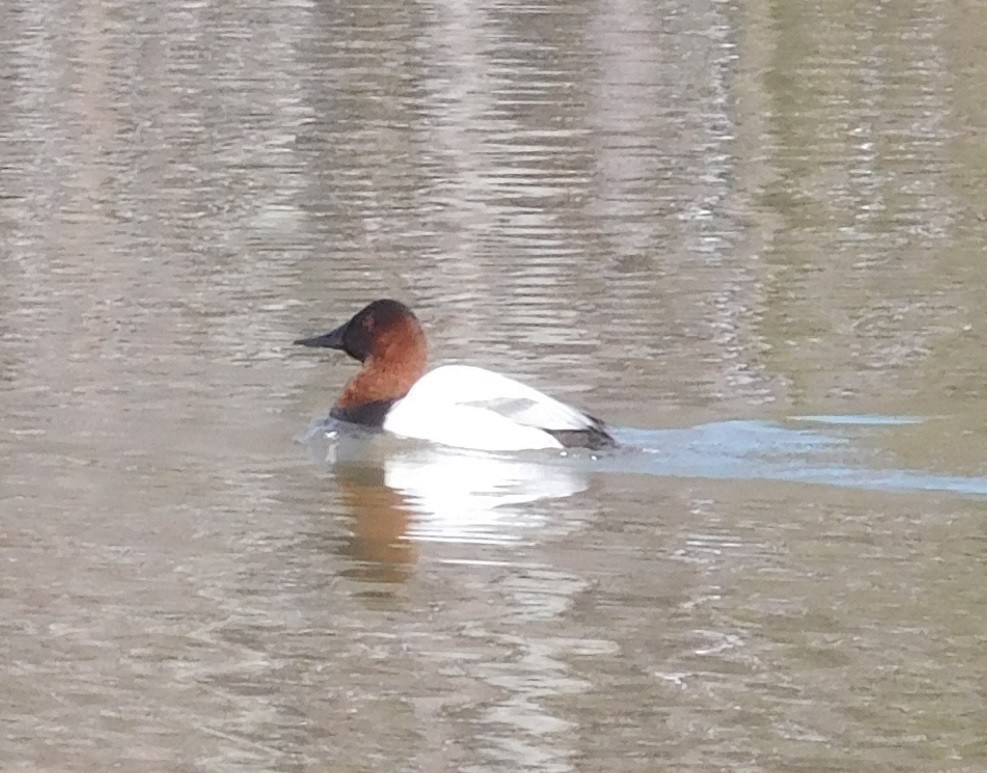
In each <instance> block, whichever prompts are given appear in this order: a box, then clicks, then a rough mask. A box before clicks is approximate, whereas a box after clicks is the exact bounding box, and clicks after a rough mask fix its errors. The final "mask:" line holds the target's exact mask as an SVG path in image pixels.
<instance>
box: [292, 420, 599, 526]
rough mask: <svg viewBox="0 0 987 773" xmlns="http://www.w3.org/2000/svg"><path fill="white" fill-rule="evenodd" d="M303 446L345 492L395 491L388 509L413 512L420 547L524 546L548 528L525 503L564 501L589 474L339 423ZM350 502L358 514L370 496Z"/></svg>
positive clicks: (531, 457)
mask: <svg viewBox="0 0 987 773" xmlns="http://www.w3.org/2000/svg"><path fill="white" fill-rule="evenodd" d="M302 440H303V442H304V443H305V445H306V447H307V449H308V452H309V456H310V457H311V458H312V459H313V461H316V462H318V463H320V464H328V465H329V466H330V467H331V468H332V469H333V472H334V474H335V476H336V479H337V480H338V481H339V482H340V484H341V486H342V487H343V488H344V490H349V491H350V492H353V491H354V490H355V487H356V486H358V485H360V484H361V483H363V484H365V483H367V482H369V481H375V482H376V483H377V484H378V485H380V486H383V487H384V488H385V489H387V490H388V491H389V492H391V493H392V495H393V496H392V499H391V504H390V506H389V507H388V509H389V510H390V511H392V512H393V511H394V510H395V509H397V510H399V511H401V512H403V513H404V514H405V519H404V520H405V521H406V524H405V529H404V534H403V536H407V537H411V538H414V539H415V540H419V541H432V542H460V543H465V542H469V543H509V542H516V541H518V540H520V539H522V538H523V532H524V530H525V529H528V528H532V527H537V526H540V525H541V523H542V516H541V515H540V514H539V513H538V512H537V511H536V510H533V509H532V508H528V507H522V505H528V504H531V503H533V502H538V501H541V500H546V499H563V498H565V497H569V496H572V495H573V494H576V493H578V492H580V491H583V490H584V489H585V488H586V486H587V479H586V473H587V471H586V470H583V469H580V468H579V467H576V466H572V465H564V464H559V463H558V461H559V459H558V458H557V457H555V456H554V455H549V456H547V458H546V455H544V454H535V453H526V454H514V455H505V454H492V453H485V452H478V451H466V450H462V449H456V448H446V447H443V446H437V445H432V444H427V443H420V442H410V441H402V440H399V439H397V438H394V437H390V436H387V435H384V434H382V433H371V432H365V431H360V430H358V429H355V428H351V427H349V426H346V425H339V424H337V423H335V422H332V421H331V420H330V421H328V422H316V423H313V425H312V427H311V428H310V429H309V431H308V433H307V434H306V435H305V436H304V437H303V438H302ZM552 462H555V463H552ZM348 500H349V503H350V505H351V507H352V508H353V509H354V511H357V512H358V511H360V510H361V509H363V508H365V507H366V505H367V498H366V497H365V496H362V495H361V496H351V497H349V498H348ZM376 501H377V505H378V507H377V510H378V511H379V510H380V504H381V503H380V499H379V497H378V498H377V500H376ZM378 514H379V513H378ZM407 515H412V516H413V517H412V518H407ZM394 536H396V535H394Z"/></svg>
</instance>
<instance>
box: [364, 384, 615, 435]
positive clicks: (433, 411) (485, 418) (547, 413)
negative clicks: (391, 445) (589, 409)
mask: <svg viewBox="0 0 987 773" xmlns="http://www.w3.org/2000/svg"><path fill="white" fill-rule="evenodd" d="M594 426H596V423H595V422H594V420H593V419H591V418H590V417H589V416H587V415H586V414H584V413H582V412H581V411H578V410H576V409H575V408H573V407H571V406H568V405H566V404H565V403H561V402H559V401H558V400H555V399H553V398H551V397H549V396H548V395H545V394H542V393H541V392H539V391H538V390H537V389H532V388H531V387H529V386H526V385H524V384H522V383H521V382H519V381H515V380H514V379H512V378H508V377H507V376H502V375H500V374H499V373H494V372H492V371H489V370H484V369H483V368H475V367H472V366H469V365H445V366H443V367H440V368H436V369H435V370H433V371H430V372H429V373H426V374H425V375H424V376H422V377H421V378H420V379H419V380H418V381H417V382H415V385H414V386H413V387H412V388H411V391H409V392H408V394H407V395H406V396H405V397H404V398H402V399H401V400H399V401H398V402H396V403H395V404H394V405H393V406H392V407H391V409H390V411H388V414H387V418H386V419H385V420H384V427H383V428H384V430H385V431H387V432H393V433H394V434H396V435H402V436H404V437H409V438H420V439H422V440H431V441H434V442H437V443H443V444H445V445H452V446H459V447H461V448H476V449H483V450H488V451H509V450H519V449H525V448H562V447H563V446H562V444H561V443H559V441H558V440H556V439H555V438H554V437H552V436H551V435H550V434H548V432H546V431H545V430H576V431H579V430H588V429H590V428H592V427H594Z"/></svg>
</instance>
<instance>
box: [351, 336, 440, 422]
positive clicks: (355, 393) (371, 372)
mask: <svg viewBox="0 0 987 773" xmlns="http://www.w3.org/2000/svg"><path fill="white" fill-rule="evenodd" d="M426 365H427V356H426V354H425V353H424V352H422V353H418V352H416V353H414V354H409V355H408V356H405V357H402V358H401V359H393V358H388V357H370V358H368V359H367V360H366V362H364V365H363V368H362V370H361V371H360V372H359V373H357V374H356V375H355V376H354V377H353V378H351V379H350V380H349V382H348V383H347V384H346V386H345V388H344V389H343V393H342V394H341V395H340V396H339V400H337V401H336V405H335V406H334V407H333V409H332V415H333V416H334V417H335V418H337V419H342V420H343V421H348V422H351V423H353V424H363V425H365V426H373V427H379V426H381V425H382V424H383V423H384V418H385V416H386V415H387V411H388V409H390V407H391V406H392V405H394V403H396V402H397V401H398V400H400V399H401V398H402V397H404V396H405V395H406V394H408V392H409V391H410V390H411V387H412V386H414V384H415V382H416V381H418V379H420V378H421V377H422V375H423V374H424V373H425V368H426Z"/></svg>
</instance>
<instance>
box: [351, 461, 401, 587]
mask: <svg viewBox="0 0 987 773" xmlns="http://www.w3.org/2000/svg"><path fill="white" fill-rule="evenodd" d="M335 478H336V482H337V483H338V484H339V489H340V492H341V494H342V501H343V504H344V505H345V506H346V508H347V509H348V510H349V511H350V513H351V514H352V516H353V538H352V541H351V543H350V552H351V553H352V556H353V557H354V558H356V559H357V560H360V561H368V562H371V563H373V564H375V565H377V566H390V567H394V568H395V569H397V567H401V566H405V565H409V564H414V563H415V562H416V561H417V560H418V556H417V551H416V550H415V547H414V545H412V544H411V543H410V542H409V541H408V540H406V539H405V534H406V533H407V531H408V519H409V517H410V516H411V510H410V508H409V507H408V504H407V502H406V501H405V499H404V497H403V496H402V495H401V494H400V493H399V492H397V491H394V490H393V489H390V488H388V487H387V486H386V485H384V482H383V478H384V476H383V474H382V471H381V470H380V469H374V468H372V467H355V466H351V465H341V466H339V467H338V468H337V469H336V470H335ZM372 574H373V575H374V579H379V580H387V581H395V580H403V579H404V574H403V573H401V574H396V575H392V574H387V575H385V576H379V573H378V572H373V573H372Z"/></svg>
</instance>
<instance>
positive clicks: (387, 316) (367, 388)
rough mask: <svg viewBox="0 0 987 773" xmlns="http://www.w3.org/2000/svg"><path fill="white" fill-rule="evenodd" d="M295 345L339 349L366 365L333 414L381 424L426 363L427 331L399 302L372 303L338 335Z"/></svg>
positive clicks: (348, 419)
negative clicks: (388, 410) (388, 409)
mask: <svg viewBox="0 0 987 773" xmlns="http://www.w3.org/2000/svg"><path fill="white" fill-rule="evenodd" d="M295 343H296V344H301V345H302V346H323V347H328V348H330V349H341V350H343V351H344V352H346V353H347V354H348V355H350V357H353V358H354V359H357V360H359V361H360V362H362V363H363V369H362V370H361V371H360V372H359V373H357V374H356V375H355V376H354V377H353V378H352V379H350V381H349V383H347V384H346V388H345V389H343V393H342V395H340V397H339V400H337V401H336V406H335V408H334V409H333V414H334V415H336V416H337V417H338V418H342V419H346V420H347V421H356V422H358V423H361V424H376V425H379V424H380V423H381V422H383V415H384V413H386V411H387V408H389V407H390V406H391V405H392V404H393V403H394V402H395V401H397V400H400V399H401V398H402V397H404V396H405V395H406V394H408V390H409V389H411V387H412V385H413V384H414V383H415V382H416V381H417V380H418V379H419V378H421V376H422V374H423V373H424V372H425V366H426V364H427V362H428V345H427V344H426V342H425V332H424V331H423V330H422V326H421V325H420V324H419V322H418V318H417V317H416V316H415V314H414V312H412V310H411V309H409V308H408V307H407V306H405V305H404V304H403V303H399V302H398V301H391V300H380V301H374V302H373V303H371V304H370V305H369V306H367V307H366V308H364V309H363V310H362V311H360V312H358V313H357V314H356V316H354V317H353V319H351V320H350V321H349V322H347V323H346V324H344V325H340V326H339V327H338V328H336V329H335V330H331V331H330V332H328V333H324V334H322V335H317V336H313V337H311V338H303V339H300V340H298V341H295ZM378 414H379V415H378Z"/></svg>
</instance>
